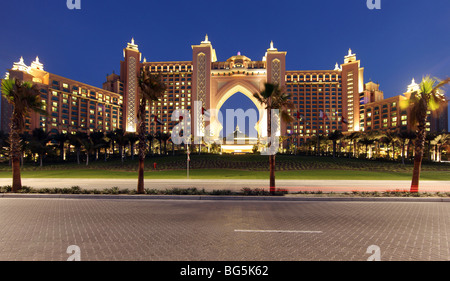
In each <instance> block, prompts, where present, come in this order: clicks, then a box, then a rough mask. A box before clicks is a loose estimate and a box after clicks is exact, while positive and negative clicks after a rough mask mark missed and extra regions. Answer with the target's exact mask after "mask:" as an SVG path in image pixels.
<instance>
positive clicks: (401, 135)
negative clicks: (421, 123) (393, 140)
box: [397, 130, 415, 165]
mask: <svg viewBox="0 0 450 281" xmlns="http://www.w3.org/2000/svg"><path fill="white" fill-rule="evenodd" d="M414 137H415V133H414V132H412V131H410V130H402V131H400V132H398V133H397V138H398V139H399V140H400V142H401V144H402V164H403V165H405V157H406V156H405V154H408V155H409V145H410V143H411V139H413V138H414ZM406 143H408V146H407V148H406V147H405V146H406ZM405 149H406V151H405ZM405 152H406V153H405Z"/></svg>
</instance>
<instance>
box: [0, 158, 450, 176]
mask: <svg viewBox="0 0 450 281" xmlns="http://www.w3.org/2000/svg"><path fill="white" fill-rule="evenodd" d="M267 160H268V159H267V156H259V155H243V156H231V155H194V154H193V155H192V156H191V162H190V166H191V169H190V178H191V179H268V178H269V173H268V161H267ZM154 162H156V163H157V165H158V166H157V167H158V169H157V170H156V171H155V170H153V163H154ZM276 163H277V164H276V165H277V171H276V178H277V179H292V180H294V179H308V180H314V179H324V180H410V179H411V177H412V168H413V167H412V164H411V163H409V164H406V165H402V164H401V163H398V162H386V161H371V160H359V159H348V158H336V159H333V158H331V157H313V156H309V157H308V156H291V155H277V158H276ZM145 165H146V166H145V167H146V171H145V177H146V178H147V179H185V178H186V156H185V155H180V156H166V157H150V158H148V159H147V160H146V164H145ZM10 177H11V168H10V167H9V166H8V165H7V164H5V163H4V164H2V165H0V178H10ZM22 177H24V178H99V179H102V178H104V179H134V178H136V177H137V160H134V161H131V160H130V159H127V160H126V161H125V162H124V163H122V162H121V161H118V160H110V161H107V162H104V161H103V160H99V161H92V162H91V164H90V165H89V166H88V167H86V166H85V165H83V164H81V165H77V164H75V163H67V164H57V165H56V164H53V165H50V164H48V163H46V164H45V166H44V167H43V168H40V167H37V166H36V165H34V164H26V165H25V166H24V167H23V168H22ZM421 180H439V181H450V165H449V164H444V163H442V164H441V163H424V164H423V166H422V172H421Z"/></svg>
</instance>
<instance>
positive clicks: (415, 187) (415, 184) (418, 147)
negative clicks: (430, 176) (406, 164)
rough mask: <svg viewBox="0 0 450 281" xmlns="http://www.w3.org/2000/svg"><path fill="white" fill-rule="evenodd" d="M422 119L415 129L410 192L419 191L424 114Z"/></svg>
mask: <svg viewBox="0 0 450 281" xmlns="http://www.w3.org/2000/svg"><path fill="white" fill-rule="evenodd" d="M422 119H423V121H422V122H420V123H419V126H418V130H417V139H416V143H415V147H414V151H415V155H414V169H413V177H412V181H411V190H410V192H411V193H417V192H419V179H420V170H421V167H422V158H423V148H424V145H425V120H426V116H425V117H424V118H422Z"/></svg>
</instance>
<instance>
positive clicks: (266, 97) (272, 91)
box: [253, 83, 293, 194]
mask: <svg viewBox="0 0 450 281" xmlns="http://www.w3.org/2000/svg"><path fill="white" fill-rule="evenodd" d="M253 96H254V97H255V98H256V99H257V100H258V101H259V103H261V105H264V106H265V109H266V110H267V137H268V139H269V140H270V138H272V124H271V123H272V122H271V121H272V109H275V110H279V117H280V119H281V121H282V122H286V123H290V122H292V120H293V118H292V116H290V115H289V113H288V111H287V109H288V108H293V104H292V103H291V102H290V101H289V99H290V96H289V95H288V94H286V93H285V92H284V90H283V89H281V88H280V86H279V85H278V84H272V83H265V84H264V89H263V90H262V91H261V92H259V93H254V94H253ZM275 154H276V152H275V153H270V155H269V169H270V193H271V194H274V193H275Z"/></svg>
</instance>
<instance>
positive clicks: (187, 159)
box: [186, 144, 191, 179]
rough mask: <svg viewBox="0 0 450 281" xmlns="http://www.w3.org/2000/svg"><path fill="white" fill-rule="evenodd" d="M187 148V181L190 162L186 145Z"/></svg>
mask: <svg viewBox="0 0 450 281" xmlns="http://www.w3.org/2000/svg"><path fill="white" fill-rule="evenodd" d="M186 146H187V161H186V162H187V163H186V164H187V179H189V162H190V161H191V158H190V157H189V154H190V153H189V144H186Z"/></svg>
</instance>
